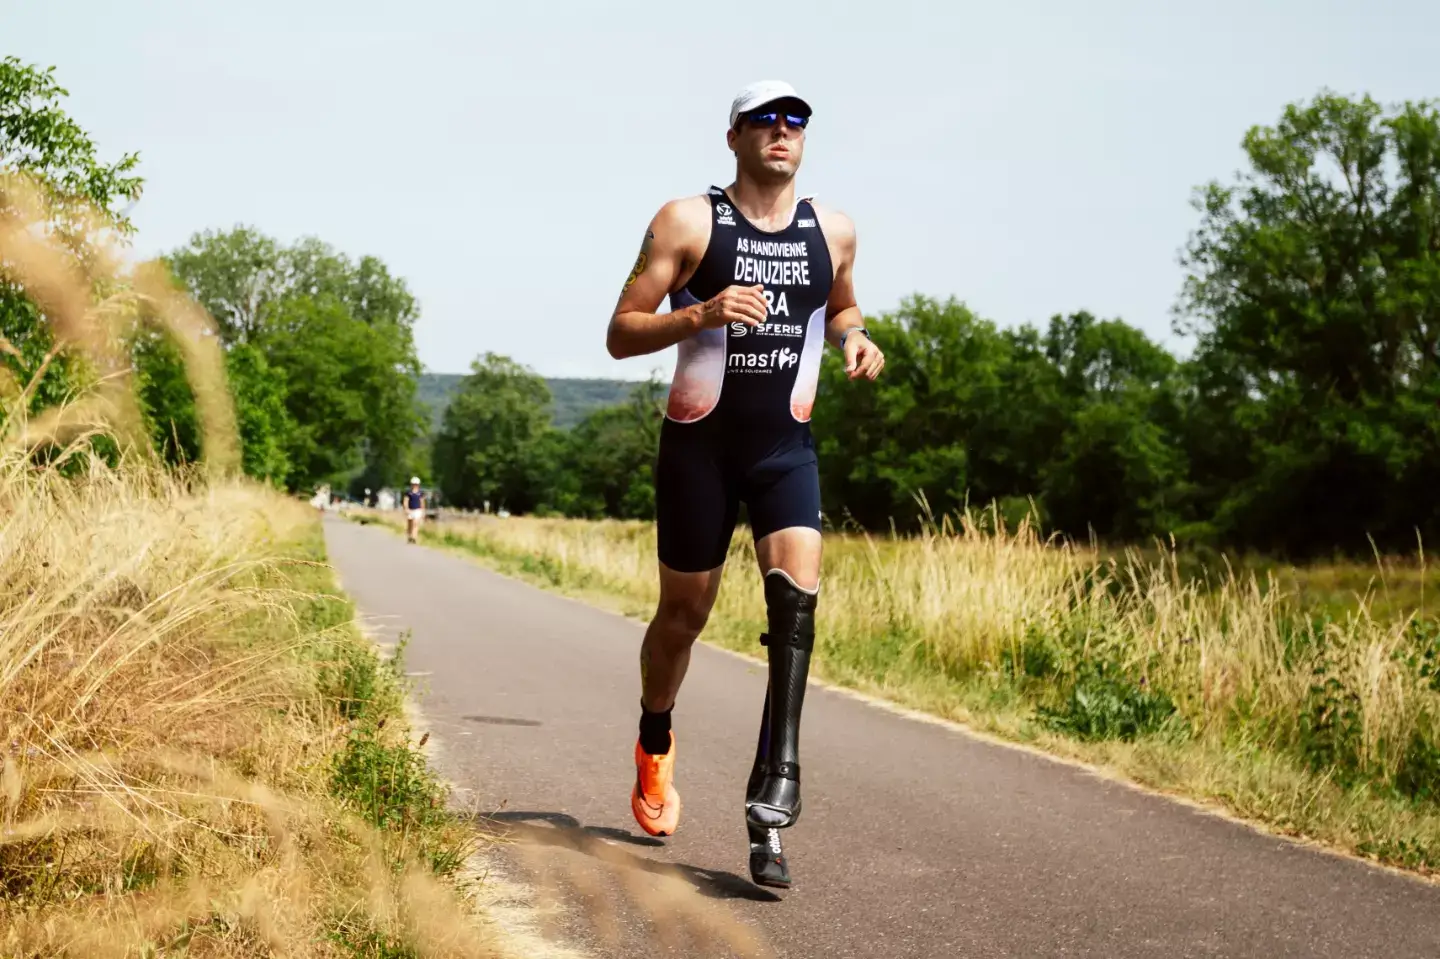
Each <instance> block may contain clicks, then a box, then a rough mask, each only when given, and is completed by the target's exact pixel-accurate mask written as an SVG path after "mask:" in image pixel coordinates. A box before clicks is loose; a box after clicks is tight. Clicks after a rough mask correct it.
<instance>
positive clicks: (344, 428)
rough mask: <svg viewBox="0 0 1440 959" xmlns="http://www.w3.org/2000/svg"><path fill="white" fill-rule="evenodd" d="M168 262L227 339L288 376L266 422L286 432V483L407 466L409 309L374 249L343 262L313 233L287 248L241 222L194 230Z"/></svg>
mask: <svg viewBox="0 0 1440 959" xmlns="http://www.w3.org/2000/svg"><path fill="white" fill-rule="evenodd" d="M168 262H169V265H170V266H171V268H172V269H173V270H174V271H175V274H176V276H177V277H179V278H180V279H181V280H182V281H183V282H184V284H185V285H186V287H187V289H188V290H189V291H190V293H191V294H192V295H193V296H194V297H195V298H196V299H197V300H198V301H199V302H200V303H201V304H202V305H203V306H204V307H205V308H206V310H207V311H208V312H209V313H210V315H211V316H212V317H213V318H214V319H215V321H216V326H217V333H218V334H219V335H220V337H221V339H222V341H223V342H224V343H225V344H226V346H227V349H229V350H231V351H233V350H235V349H237V348H238V347H240V346H250V347H253V348H255V349H258V350H260V351H261V352H262V353H263V354H264V356H265V357H266V360H267V363H268V365H269V366H270V367H272V368H273V369H274V371H275V374H276V375H277V376H278V377H279V378H280V380H281V381H282V382H283V383H285V384H287V386H286V387H285V390H286V400H285V407H286V410H287V411H288V412H287V416H286V418H284V419H283V420H279V421H274V422H276V424H277V428H278V427H279V426H281V425H283V426H285V427H286V428H288V429H292V430H293V431H294V432H293V435H289V436H287V437H285V438H283V439H282V440H281V441H280V446H281V447H282V448H283V450H284V454H285V459H286V461H287V463H288V472H287V476H288V482H289V484H290V485H291V487H292V488H303V487H308V486H310V485H312V484H315V483H319V482H327V481H328V482H331V483H334V484H336V485H345V484H346V482H347V481H348V483H349V485H351V486H352V487H357V488H358V487H361V486H370V487H372V488H375V487H380V486H384V485H387V484H398V483H401V482H402V481H403V480H404V479H405V478H407V477H408V476H409V475H410V471H411V470H412V469H413V468H414V447H415V442H416V439H417V437H418V436H419V434H420V432H421V429H422V426H423V416H422V413H421V411H420V409H419V407H418V404H417V402H416V395H415V390H416V378H417V377H418V375H419V372H420V363H419V360H418V358H417V357H416V355H415V343H414V335H413V326H414V323H415V320H416V318H417V316H418V309H417V306H416V303H415V298H414V297H413V296H412V295H411V293H410V292H409V290H408V289H407V287H406V285H405V283H404V281H403V280H401V279H399V278H398V277H394V276H392V275H391V274H390V272H389V270H388V269H387V268H386V267H385V265H384V264H383V263H382V262H381V261H380V260H378V259H376V258H374V257H369V256H367V257H362V258H361V259H360V260H359V261H358V262H353V261H351V260H350V259H349V258H348V257H346V256H344V255H343V254H340V253H338V252H336V251H335V250H334V249H333V248H331V247H330V246H328V245H327V244H325V243H322V242H321V241H319V240H317V239H314V238H307V239H304V240H301V241H300V242H299V243H296V244H295V245H293V246H288V247H287V246H284V245H282V244H280V243H279V242H277V241H276V240H274V239H272V238H270V237H267V236H264V235H263V234H261V233H259V232H258V231H256V230H254V229H252V228H250V227H245V226H240V227H236V228H234V229H232V230H229V231H225V232H218V231H209V232H204V233H197V234H196V235H195V236H193V237H191V239H190V242H189V243H188V244H187V245H186V246H185V247H184V248H182V249H180V250H176V251H174V252H172V253H171V254H170V255H169V257H168ZM342 339H343V340H344V342H341V340H342ZM312 351H319V353H320V354H324V355H318V354H316V353H313V352H312ZM340 356H344V357H347V362H348V363H349V366H348V367H347V368H346V369H340V368H339V367H338V366H337V358H338V357H340ZM247 455H250V454H249V451H248V447H247ZM257 458H260V459H263V458H264V457H263V456H261V454H259V453H256V454H253V455H250V459H251V460H252V461H254V460H256V459H257Z"/></svg>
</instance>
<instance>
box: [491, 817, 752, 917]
mask: <svg viewBox="0 0 1440 959" xmlns="http://www.w3.org/2000/svg"><path fill="white" fill-rule="evenodd" d="M474 823H475V825H476V826H478V827H479V828H482V829H485V830H487V831H489V832H492V833H495V834H496V835H499V836H501V837H504V838H513V839H516V840H519V841H521V842H530V843H536V844H539V845H544V846H551V847H555V848H560V849H573V850H575V851H576V852H580V853H583V854H584V855H587V856H590V857H592V858H595V859H598V860H601V861H602V862H607V863H610V864H611V865H614V866H618V867H619V868H622V869H635V870H639V871H642V872H648V873H653V874H655V875H658V876H672V877H674V878H677V879H681V880H684V881H685V882H688V883H689V884H690V885H691V886H693V887H694V888H695V891H696V892H698V893H700V894H701V895H702V896H706V897H709V898H711V899H748V900H750V901H752V902H780V901H781V898H780V897H779V896H777V895H775V893H773V892H770V891H769V890H767V889H762V888H761V887H759V886H757V885H755V884H754V883H752V882H750V881H749V880H748V879H744V878H741V877H740V876H737V875H735V874H734V873H733V872H725V871H723V870H719V869H702V868H701V867H699V866H690V865H686V864H684V863H668V862H657V861H655V860H654V859H650V858H648V857H646V856H640V855H636V854H635V853H632V852H626V851H625V850H623V849H621V848H619V847H618V846H616V845H615V844H614V843H616V842H622V843H627V844H629V845H632V846H649V847H652V848H653V847H663V846H664V845H665V844H664V843H663V842H661V841H660V840H658V839H653V838H651V837H650V836H637V835H635V834H634V833H630V832H626V831H625V830H624V829H614V828H610V827H601V826H582V825H580V822H579V820H577V819H576V818H575V817H574V816H571V815H568V814H566V813H559V812H534V811H524V810H516V811H514V812H497V813H491V814H490V815H488V816H476V817H474Z"/></svg>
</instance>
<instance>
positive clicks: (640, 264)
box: [625, 230, 655, 290]
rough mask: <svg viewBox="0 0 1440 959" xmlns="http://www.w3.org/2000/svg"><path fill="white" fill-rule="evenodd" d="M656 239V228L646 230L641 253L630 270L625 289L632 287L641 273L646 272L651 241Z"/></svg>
mask: <svg viewBox="0 0 1440 959" xmlns="http://www.w3.org/2000/svg"><path fill="white" fill-rule="evenodd" d="M653 239H655V231H654V230H646V231H645V242H644V243H641V244H640V255H639V256H637V257H636V258H635V266H634V268H633V269H631V271H630V276H629V278H628V279H626V280H625V289H627V290H628V289H630V287H631V286H633V285H634V284H635V281H636V280H638V279H639V278H640V274H641V273H644V272H645V265H646V264H647V263H648V262H649V261H650V241H651V240H653Z"/></svg>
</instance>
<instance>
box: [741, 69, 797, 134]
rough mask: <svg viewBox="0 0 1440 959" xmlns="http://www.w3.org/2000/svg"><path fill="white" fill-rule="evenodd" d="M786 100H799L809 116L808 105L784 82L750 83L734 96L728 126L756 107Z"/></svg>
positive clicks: (763, 81)
mask: <svg viewBox="0 0 1440 959" xmlns="http://www.w3.org/2000/svg"><path fill="white" fill-rule="evenodd" d="M787 99H788V100H799V101H800V103H801V104H802V105H804V107H805V114H806V116H809V114H810V112H811V108H810V104H809V103H807V102H806V101H805V98H804V97H802V96H800V94H798V93H796V92H795V88H794V87H792V86H791V85H790V84H788V83H786V82H785V81H784V80H761V81H759V82H758V83H752V84H750V85H749V86H748V87H746V88H745V89H743V90H741V91H740V92H739V93H738V94H736V96H735V100H734V101H733V102H732V103H731V104H730V125H731V126H732V127H733V126H734V125H735V121H736V120H738V119H739V118H740V114H742V113H745V112H747V111H750V110H753V109H755V108H756V107H762V106H764V105H765V104H767V103H773V102H775V101H776V100H787Z"/></svg>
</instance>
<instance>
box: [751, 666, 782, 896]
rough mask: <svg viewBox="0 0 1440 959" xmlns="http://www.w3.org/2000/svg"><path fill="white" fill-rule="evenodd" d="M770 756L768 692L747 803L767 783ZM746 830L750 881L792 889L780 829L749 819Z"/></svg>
mask: <svg viewBox="0 0 1440 959" xmlns="http://www.w3.org/2000/svg"><path fill="white" fill-rule="evenodd" d="M769 755H770V690H769V688H768V687H767V688H766V690H765V709H764V711H762V712H761V714H760V737H759V739H758V740H757V741H756V743H755V764H754V765H753V766H751V767H750V781H749V782H747V783H746V784H745V800H746V803H747V805H748V803H749V802H750V800H753V799H756V798H758V797H759V795H760V787H761V785H763V784H764V782H765V770H766V768H767V765H768V763H767V760H768V757H769ZM745 828H746V829H747V830H748V831H749V833H750V881H751V882H753V883H755V884H756V885H757V886H778V887H779V888H781V889H789V888H790V865H789V863H787V862H786V861H785V849H784V848H783V847H782V846H781V844H780V830H778V829H774V828H766V827H764V826H757V825H755V824H754V823H753V822H750V819H749V816H748V815H747V816H746V819H745Z"/></svg>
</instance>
